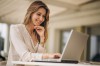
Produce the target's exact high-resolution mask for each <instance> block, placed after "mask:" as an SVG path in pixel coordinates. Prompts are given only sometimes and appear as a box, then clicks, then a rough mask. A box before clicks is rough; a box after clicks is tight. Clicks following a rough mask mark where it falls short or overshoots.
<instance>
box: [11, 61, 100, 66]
mask: <svg viewBox="0 0 100 66" xmlns="http://www.w3.org/2000/svg"><path fill="white" fill-rule="evenodd" d="M12 63H13V64H15V65H17V64H22V65H41V66H42V65H52V66H53V65H57V66H66V65H67V66H100V65H91V64H89V63H79V64H70V63H49V62H22V61H12Z"/></svg>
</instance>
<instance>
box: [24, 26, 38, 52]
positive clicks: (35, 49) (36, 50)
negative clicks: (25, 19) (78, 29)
mask: <svg viewBox="0 0 100 66" xmlns="http://www.w3.org/2000/svg"><path fill="white" fill-rule="evenodd" d="M25 27H26V30H27V31H28V28H27V26H25ZM28 34H29V35H30V33H29V31H28ZM30 39H31V46H32V48H33V49H34V51H35V53H37V52H38V48H39V43H37V44H38V46H37V47H36V48H35V46H34V47H33V45H32V44H34V43H33V40H32V37H31V35H30Z"/></svg>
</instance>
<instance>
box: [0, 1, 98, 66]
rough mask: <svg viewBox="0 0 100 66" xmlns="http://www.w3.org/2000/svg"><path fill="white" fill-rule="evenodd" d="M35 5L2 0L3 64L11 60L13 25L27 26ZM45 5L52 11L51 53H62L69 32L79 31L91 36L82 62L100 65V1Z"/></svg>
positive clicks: (0, 53) (0, 54)
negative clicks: (26, 21)
mask: <svg viewBox="0 0 100 66" xmlns="http://www.w3.org/2000/svg"><path fill="white" fill-rule="evenodd" d="M33 1H35V0H0V61H1V62H2V61H6V60H7V56H8V51H9V45H10V44H9V38H10V37H9V30H10V25H11V24H18V23H22V22H23V19H24V16H25V13H26V10H27V8H28V7H29V5H30V4H31V3H32V2H33ZM42 1H43V2H45V3H46V4H47V6H48V7H49V8H50V21H49V26H48V30H49V32H48V33H49V37H48V41H47V42H46V48H47V52H50V53H52V52H60V53H62V50H63V47H64V45H65V43H66V41H67V37H68V35H69V31H70V30H71V29H75V30H78V31H80V32H83V33H87V34H89V39H88V43H87V46H86V47H85V49H84V52H83V54H82V57H81V61H99V62H100V0H42ZM97 58H99V59H97ZM1 64H6V62H4V63H1ZM4 66H5V65H4Z"/></svg>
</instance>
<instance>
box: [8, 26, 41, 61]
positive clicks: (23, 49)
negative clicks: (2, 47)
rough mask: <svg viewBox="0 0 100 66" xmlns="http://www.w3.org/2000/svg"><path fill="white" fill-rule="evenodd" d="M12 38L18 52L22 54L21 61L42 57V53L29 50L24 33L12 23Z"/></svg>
mask: <svg viewBox="0 0 100 66" xmlns="http://www.w3.org/2000/svg"><path fill="white" fill-rule="evenodd" d="M10 39H11V42H12V44H13V46H14V48H15V50H16V52H17V54H18V55H19V56H20V60H21V61H32V60H34V59H35V60H37V59H39V60H41V59H42V53H32V52H29V50H28V48H27V46H26V45H25V43H24V39H23V38H22V35H21V33H20V32H19V30H18V28H17V27H16V26H13V25H12V26H11V27H10Z"/></svg>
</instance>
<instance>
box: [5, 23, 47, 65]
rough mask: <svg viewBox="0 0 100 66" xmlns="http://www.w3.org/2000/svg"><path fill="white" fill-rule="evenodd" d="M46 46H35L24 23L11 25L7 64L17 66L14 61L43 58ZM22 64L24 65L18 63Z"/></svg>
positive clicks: (29, 60)
mask: <svg viewBox="0 0 100 66" xmlns="http://www.w3.org/2000/svg"><path fill="white" fill-rule="evenodd" d="M45 51H46V50H45V48H44V47H42V46H41V44H37V45H36V46H34V44H33V41H32V38H31V36H30V34H29V33H28V31H27V29H26V27H25V25H24V24H17V25H11V27H10V48H9V54H8V61H7V65H6V66H15V65H13V64H12V63H11V62H12V61H28V62H31V61H32V60H34V59H35V60H37V59H39V60H41V59H42V54H43V53H44V52H45ZM17 66H22V65H17Z"/></svg>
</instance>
